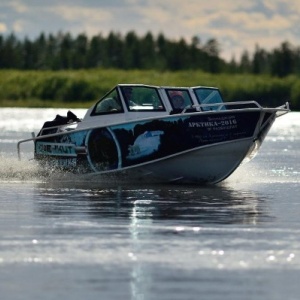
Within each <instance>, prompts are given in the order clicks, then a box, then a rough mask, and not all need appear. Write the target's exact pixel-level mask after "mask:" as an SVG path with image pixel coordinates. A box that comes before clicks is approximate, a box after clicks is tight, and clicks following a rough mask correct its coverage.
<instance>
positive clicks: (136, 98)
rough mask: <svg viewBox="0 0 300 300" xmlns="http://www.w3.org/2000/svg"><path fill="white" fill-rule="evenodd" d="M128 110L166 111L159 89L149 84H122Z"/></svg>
mask: <svg viewBox="0 0 300 300" xmlns="http://www.w3.org/2000/svg"><path fill="white" fill-rule="evenodd" d="M121 91H122V95H123V97H124V99H125V103H126V106H127V109H128V111H131V112H134V111H165V108H164V106H163V103H162V101H161V99H160V96H159V94H158V91H157V89H156V88H154V87H148V86H122V87H121Z"/></svg>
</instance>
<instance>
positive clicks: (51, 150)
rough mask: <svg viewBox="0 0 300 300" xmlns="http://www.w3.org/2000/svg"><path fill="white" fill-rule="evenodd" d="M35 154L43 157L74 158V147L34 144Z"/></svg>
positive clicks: (42, 143) (44, 143)
mask: <svg viewBox="0 0 300 300" xmlns="http://www.w3.org/2000/svg"><path fill="white" fill-rule="evenodd" d="M36 153H37V154H44V155H58V156H76V153H75V148H74V145H72V144H57V143H46V142H36Z"/></svg>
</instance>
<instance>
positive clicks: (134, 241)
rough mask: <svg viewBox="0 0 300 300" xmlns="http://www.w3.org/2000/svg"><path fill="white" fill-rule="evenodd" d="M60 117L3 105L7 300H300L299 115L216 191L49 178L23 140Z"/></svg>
mask: <svg viewBox="0 0 300 300" xmlns="http://www.w3.org/2000/svg"><path fill="white" fill-rule="evenodd" d="M74 112H75V113H76V114H77V115H78V117H83V115H84V112H85V111H84V110H78V109H76V110H74ZM57 113H60V114H63V115H65V114H66V110H61V109H60V110H53V109H10V108H4V109H3V108H2V109H0V295H1V296H0V297H1V300H18V299H20V300H27V299H30V300H32V299H43V300H48V299H65V300H66V299H72V300H77V299H86V300H88V299H110V300H114V299H132V300H146V299H153V300H154V299H173V300H174V299H185V300H187V299H222V300H227V299H228V300H234V299H264V300H276V299H278V300H282V299H285V300H288V299H299V295H300V284H299V283H300V279H299V278H300V277H299V276H300V200H299V195H300V183H299V182H300V159H299V158H300V113H289V114H288V115H285V116H283V117H281V118H279V119H277V120H276V123H275V124H274V126H273V128H272V129H271V131H270V133H269V135H268V136H267V138H266V140H265V143H264V144H263V146H262V148H261V149H260V152H259V153H258V155H257V156H256V157H255V158H254V160H253V161H251V162H250V163H248V164H245V165H243V166H241V167H240V168H239V169H238V170H237V171H236V172H235V173H234V174H233V175H232V176H231V177H230V178H228V179H227V180H226V181H224V182H223V183H222V184H219V185H217V186H210V187H198V186H185V185H158V184H157V185H151V184H148V185H147V184H143V185H141V184H134V183H130V184H129V183H124V182H123V183H122V182H121V183H120V182H118V181H117V180H114V179H110V180H108V179H106V180H101V181H100V180H99V181H98V182H82V181H79V180H77V178H76V177H74V176H59V177H57V176H56V175H55V174H50V175H49V174H48V175H47V176H45V175H44V174H43V171H42V170H39V168H38V167H37V166H36V165H35V163H34V161H32V160H30V159H31V158H32V151H33V149H32V148H33V147H32V144H28V145H24V146H22V160H21V161H18V159H17V150H16V143H17V141H18V140H20V139H24V138H30V132H31V131H38V130H39V128H40V127H41V125H42V124H43V121H44V120H51V119H53V118H54V116H55V115H56V114H57Z"/></svg>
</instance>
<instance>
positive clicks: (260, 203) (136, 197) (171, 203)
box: [36, 182, 270, 225]
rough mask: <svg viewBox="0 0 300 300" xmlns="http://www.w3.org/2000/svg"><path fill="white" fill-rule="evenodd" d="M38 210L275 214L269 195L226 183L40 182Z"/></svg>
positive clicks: (221, 216)
mask: <svg viewBox="0 0 300 300" xmlns="http://www.w3.org/2000/svg"><path fill="white" fill-rule="evenodd" d="M38 190H39V193H38V194H39V198H38V201H37V202H36V205H37V207H38V210H39V212H40V213H42V214H44V215H56V214H60V215H61V214H66V215H69V214H71V215H72V214H85V215H86V216H87V217H88V218H95V217H97V218H98V217H101V218H111V217H113V218H115V217H119V218H124V219H127V218H128V220H130V219H132V218H136V219H152V220H153V221H160V220H174V222H181V221H184V222H186V224H187V225H189V224H191V225H193V224H200V223H201V224H205V223H208V224H209V223H210V224H239V223H240V224H253V223H257V222H264V221H266V220H267V219H269V218H270V216H268V214H267V213H266V212H265V211H264V208H265V206H264V202H265V199H264V197H260V196H259V195H257V194H255V193H254V192H252V191H245V190H244V191H242V192H240V191H238V190H234V189H231V188H227V187H226V186H214V187H201V188H198V187H197V188H195V187H193V186H174V185H172V186H166V185H152V186H150V187H149V186H147V187H146V186H145V187H143V186H142V187H141V186H140V185H139V186H136V185H127V186H126V187H123V186H114V185H109V184H106V185H103V187H102V188H99V183H97V187H93V186H92V185H91V184H90V187H89V188H87V184H85V185H82V184H80V183H78V184H75V185H74V183H66V182H65V183H53V182H52V183H42V184H38Z"/></svg>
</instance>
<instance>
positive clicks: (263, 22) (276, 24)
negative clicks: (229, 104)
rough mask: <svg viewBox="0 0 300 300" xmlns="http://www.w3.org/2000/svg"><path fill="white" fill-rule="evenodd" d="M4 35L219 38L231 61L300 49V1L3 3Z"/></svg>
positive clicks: (224, 54) (20, 0)
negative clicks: (288, 46)
mask: <svg viewBox="0 0 300 300" xmlns="http://www.w3.org/2000/svg"><path fill="white" fill-rule="evenodd" d="M0 15H1V16H0V17H1V23H0V32H8V31H10V30H13V31H15V32H18V33H20V34H23V35H27V36H30V37H36V36H38V35H39V34H40V33H41V32H45V33H56V32H58V31H64V32H70V33H73V34H78V33H80V32H85V33H86V34H87V35H90V36H91V35H95V34H98V33H102V34H104V35H106V34H108V33H109V32H111V31H117V32H120V33H121V34H126V33H127V32H129V31H131V30H133V31H135V32H136V33H137V34H138V35H144V34H145V33H146V32H149V31H150V32H152V33H153V34H158V33H163V34H164V35H165V36H166V37H167V38H170V39H179V38H181V37H184V38H185V39H186V40H187V41H190V39H191V38H192V37H193V36H198V37H199V38H200V39H201V41H202V43H205V42H206V41H207V40H208V39H211V38H215V39H217V40H218V41H219V43H220V44H221V47H222V53H221V55H222V57H225V58H227V59H230V57H231V56H232V55H233V54H236V56H238V55H239V54H240V53H241V52H242V51H243V50H245V49H247V50H249V49H250V50H249V51H251V50H252V49H254V47H255V45H256V44H259V45H260V46H261V47H263V48H265V49H268V50H269V49H271V47H272V48H274V47H276V46H279V44H280V43H281V42H283V41H285V40H287V39H288V40H289V41H290V42H292V43H296V44H297V43H300V35H299V32H300V1H299V0H287V1H285V2H283V1H282V0H253V1H244V0H222V1H221V0H209V1H207V0H185V1H182V0H164V1H161V0H101V1H99V0H88V1H87V0H64V1H63V2H61V1H60V0H52V1H38V0H12V1H7V2H6V3H5V2H2V3H0Z"/></svg>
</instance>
